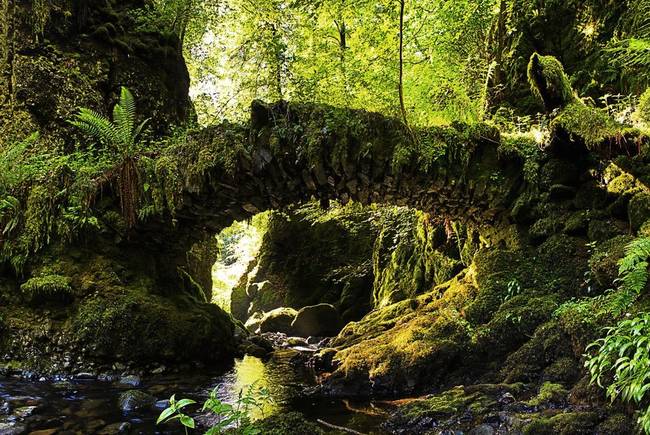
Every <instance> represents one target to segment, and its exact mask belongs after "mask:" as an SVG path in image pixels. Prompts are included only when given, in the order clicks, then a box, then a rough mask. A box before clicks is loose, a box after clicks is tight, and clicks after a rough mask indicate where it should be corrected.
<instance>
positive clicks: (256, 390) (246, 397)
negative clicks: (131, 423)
mask: <svg viewBox="0 0 650 435" xmlns="http://www.w3.org/2000/svg"><path fill="white" fill-rule="evenodd" d="M272 400H273V399H272V398H271V396H270V393H269V390H268V389H267V388H264V387H257V386H256V384H253V385H251V386H249V387H248V388H246V389H245V390H244V389H242V390H240V392H239V395H238V396H237V399H236V400H235V402H234V403H233V404H229V403H225V402H223V401H221V399H219V397H218V395H217V389H216V388H215V389H214V390H213V391H212V392H211V393H210V397H208V399H207V400H206V401H205V403H204V404H203V407H202V408H201V410H202V411H204V412H205V411H209V412H211V413H212V414H214V415H215V416H216V417H217V423H215V424H214V426H212V427H211V428H210V429H208V431H207V432H205V435H220V434H224V433H226V431H227V430H228V429H230V428H233V427H234V428H237V433H238V434H242V435H258V434H260V433H261V431H260V430H259V429H258V428H256V427H255V424H254V423H253V420H252V418H251V415H250V414H251V412H252V411H253V409H257V410H259V411H260V412H262V414H264V405H265V404H267V403H269V402H272ZM194 404H196V402H195V401H194V400H191V399H181V400H178V401H177V400H176V398H175V396H172V397H171V398H170V399H169V407H168V408H167V409H165V410H164V411H163V412H162V413H161V414H160V417H158V420H157V422H156V424H162V423H167V422H170V421H173V420H179V421H180V423H181V424H182V425H183V427H184V428H185V433H187V430H188V428H189V429H194V428H195V427H196V423H195V421H194V419H193V418H192V417H190V416H189V415H187V414H186V413H185V412H184V408H186V407H187V406H190V405H194Z"/></svg>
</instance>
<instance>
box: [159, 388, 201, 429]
mask: <svg viewBox="0 0 650 435" xmlns="http://www.w3.org/2000/svg"><path fill="white" fill-rule="evenodd" d="M195 403H196V401H194V400H192V399H181V400H178V401H177V400H176V395H175V394H174V395H172V397H170V398H169V407H168V408H167V409H165V410H164V411H163V412H162V413H161V414H160V416H159V417H158V420H156V424H162V423H168V422H170V421H173V420H178V421H179V422H180V423H181V425H183V428H184V429H185V433H187V429H188V428H189V429H194V428H195V427H196V424H195V423H194V419H193V418H192V417H190V416H189V415H186V414H185V413H184V411H183V408H186V407H187V406H189V405H194V404H195Z"/></svg>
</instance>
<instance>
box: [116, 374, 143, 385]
mask: <svg viewBox="0 0 650 435" xmlns="http://www.w3.org/2000/svg"><path fill="white" fill-rule="evenodd" d="M141 384H142V380H141V379H140V376H136V375H127V376H122V377H121V378H120V385H129V386H131V387H139V386H140V385H141Z"/></svg>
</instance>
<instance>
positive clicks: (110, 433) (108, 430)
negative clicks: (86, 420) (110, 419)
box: [97, 422, 131, 435]
mask: <svg viewBox="0 0 650 435" xmlns="http://www.w3.org/2000/svg"><path fill="white" fill-rule="evenodd" d="M130 428H131V423H128V422H122V423H113V424H109V425H108V426H105V427H104V428H102V429H101V430H100V431H99V432H97V435H117V434H122V433H127V432H128V431H129V429H130Z"/></svg>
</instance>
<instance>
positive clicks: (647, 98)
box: [634, 89, 650, 126]
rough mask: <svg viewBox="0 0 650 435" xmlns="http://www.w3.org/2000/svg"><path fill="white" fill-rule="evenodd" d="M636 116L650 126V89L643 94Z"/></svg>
mask: <svg viewBox="0 0 650 435" xmlns="http://www.w3.org/2000/svg"><path fill="white" fill-rule="evenodd" d="M634 116H635V118H636V119H637V120H638V121H640V122H643V123H644V124H646V125H648V126H650V89H647V90H646V91H645V92H644V93H643V94H642V95H641V98H640V99H639V105H638V106H637V108H636V111H635V112H634Z"/></svg>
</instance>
